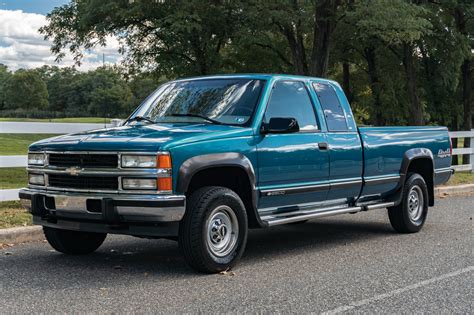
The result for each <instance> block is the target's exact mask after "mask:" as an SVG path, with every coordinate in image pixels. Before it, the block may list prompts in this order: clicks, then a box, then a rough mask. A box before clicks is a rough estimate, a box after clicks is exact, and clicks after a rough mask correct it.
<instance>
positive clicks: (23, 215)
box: [0, 201, 32, 229]
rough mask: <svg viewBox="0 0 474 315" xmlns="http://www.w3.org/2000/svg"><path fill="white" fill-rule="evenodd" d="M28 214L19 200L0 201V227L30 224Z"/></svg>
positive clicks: (29, 215)
mask: <svg viewBox="0 0 474 315" xmlns="http://www.w3.org/2000/svg"><path fill="white" fill-rule="evenodd" d="M31 224H32V222H31V214H29V213H28V212H27V211H26V210H25V209H24V208H23V207H22V206H21V205H20V202H19V201H3V202H0V229H5V228H10V227H15V226H27V225H31Z"/></svg>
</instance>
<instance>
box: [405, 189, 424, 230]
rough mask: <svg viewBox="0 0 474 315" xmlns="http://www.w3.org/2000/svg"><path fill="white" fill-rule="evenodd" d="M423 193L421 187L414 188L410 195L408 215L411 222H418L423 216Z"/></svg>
mask: <svg viewBox="0 0 474 315" xmlns="http://www.w3.org/2000/svg"><path fill="white" fill-rule="evenodd" d="M423 208H424V200H423V192H422V190H421V188H420V187H419V186H416V185H415V186H413V187H412V188H411V189H410V192H409V193H408V215H409V217H410V220H411V221H413V222H416V221H418V220H420V218H421V217H422V215H423Z"/></svg>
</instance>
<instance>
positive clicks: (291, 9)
mask: <svg viewBox="0 0 474 315" xmlns="http://www.w3.org/2000/svg"><path fill="white" fill-rule="evenodd" d="M344 5H345V1H342V0H316V1H312V2H310V1H297V0H293V1H288V2H284V1H283V2H282V1H277V2H271V3H268V2H261V1H251V2H249V3H248V4H247V5H245V6H244V11H245V14H246V17H247V20H246V23H245V25H246V27H247V28H252V29H254V30H256V31H254V33H255V34H256V35H257V37H255V38H254V43H255V45H256V46H260V47H263V48H266V49H268V50H271V51H273V52H274V53H275V54H276V56H278V57H279V59H280V60H281V61H282V62H284V63H285V64H287V65H291V66H292V71H291V72H293V73H296V74H301V75H313V76H322V77H324V76H326V74H327V70H328V64H329V55H330V48H331V43H332V39H333V33H334V30H335V28H336V25H337V21H338V19H339V17H340V15H341V14H342V11H343V9H344ZM270 33H273V35H270ZM281 38H283V39H284V42H283V43H284V45H285V46H286V48H287V50H288V52H289V55H290V56H291V57H290V58H287V56H286V53H285V52H284V51H283V50H282V49H281V43H282V40H281ZM275 39H276V40H275ZM290 60H291V61H290Z"/></svg>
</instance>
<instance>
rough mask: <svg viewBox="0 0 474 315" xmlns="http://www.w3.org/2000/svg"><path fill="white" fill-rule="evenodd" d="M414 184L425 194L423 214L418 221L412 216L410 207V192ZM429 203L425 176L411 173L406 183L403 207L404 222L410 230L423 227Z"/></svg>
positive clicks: (414, 230)
mask: <svg viewBox="0 0 474 315" xmlns="http://www.w3.org/2000/svg"><path fill="white" fill-rule="evenodd" d="M414 186H418V187H420V189H421V191H422V194H423V214H422V215H421V217H420V219H418V220H417V221H413V220H412V219H411V218H410V214H409V208H408V198H409V192H410V190H411V189H412V188H413V187H414ZM428 203H429V201H428V188H427V186H426V183H425V181H424V179H423V177H421V176H420V175H418V174H412V175H410V177H409V178H408V180H407V182H406V183H405V187H404V194H403V207H402V218H403V223H404V224H405V226H406V228H407V229H408V230H409V231H410V232H418V231H419V230H420V229H421V227H422V226H423V225H424V223H425V221H426V217H427V214H428Z"/></svg>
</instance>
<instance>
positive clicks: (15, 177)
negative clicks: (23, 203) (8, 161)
mask: <svg viewBox="0 0 474 315" xmlns="http://www.w3.org/2000/svg"><path fill="white" fill-rule="evenodd" d="M26 185H28V176H27V174H26V169H25V168H24V167H14V168H0V189H13V188H21V187H25V186H26Z"/></svg>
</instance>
